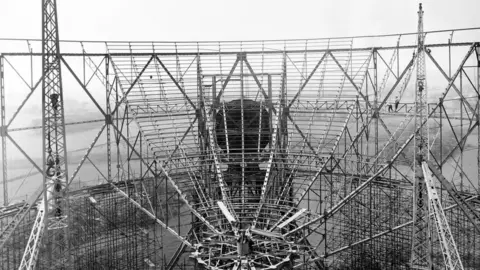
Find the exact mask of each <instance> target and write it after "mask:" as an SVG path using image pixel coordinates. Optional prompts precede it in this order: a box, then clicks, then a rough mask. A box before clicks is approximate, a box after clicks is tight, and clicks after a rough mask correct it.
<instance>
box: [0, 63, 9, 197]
mask: <svg viewBox="0 0 480 270" xmlns="http://www.w3.org/2000/svg"><path fill="white" fill-rule="evenodd" d="M0 99H1V109H0V111H1V118H2V120H1V123H0V136H1V137H2V175H3V178H2V180H3V205H4V206H7V205H8V173H7V170H8V167H7V126H6V125H5V78H4V65H3V55H0Z"/></svg>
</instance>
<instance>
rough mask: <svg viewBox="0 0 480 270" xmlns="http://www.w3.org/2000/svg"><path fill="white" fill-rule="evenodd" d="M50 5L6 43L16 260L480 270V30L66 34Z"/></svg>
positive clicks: (10, 228)
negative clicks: (26, 33) (244, 35)
mask: <svg viewBox="0 0 480 270" xmlns="http://www.w3.org/2000/svg"><path fill="white" fill-rule="evenodd" d="M42 3H43V5H42V14H43V24H42V33H43V35H42V39H41V40H13V39H0V51H1V54H0V93H1V95H0V97H1V111H0V112H1V115H0V116H1V125H0V135H1V138H2V185H1V186H2V188H3V190H2V191H3V192H2V194H3V199H2V203H3V206H2V207H1V208H0V224H1V230H0V269H212V270H213V269H229V270H230V269H238V270H243V269H250V270H253V269H432V268H433V269H437V268H438V269H479V268H480V248H479V247H480V198H479V182H480V179H479V175H480V136H479V135H478V133H479V132H480V125H479V119H480V94H479V92H480V43H479V41H478V40H472V37H475V35H477V36H478V34H479V33H480V27H478V28H469V29H453V30H442V31H425V30H424V28H423V22H424V17H423V14H424V13H423V7H422V5H420V8H419V11H418V28H417V31H416V32H413V33H403V34H392V35H381V36H358V37H344V38H319V39H309V40H266V41H228V42H227V41H223V42H217V41H215V42H214V41H205V42H134V41H98V42H97V41H62V40H60V39H59V33H58V24H59V22H58V20H57V14H58V12H57V7H56V1H55V0H44V1H42ZM427 21H428V20H427ZM454 35H455V40H454V39H453V37H454ZM446 41H448V42H446ZM24 43H25V44H27V47H26V48H28V51H27V52H22V51H21V50H20V51H14V52H12V51H3V50H2V44H9V45H10V44H14V45H16V44H24ZM17 47H18V48H20V46H17ZM60 47H61V48H62V51H60ZM36 62H41V63H42V64H41V65H39V64H38V65H37V64H35V63H36ZM427 70H428V75H427ZM62 72H63V73H62ZM414 72H415V74H416V77H415V80H413V79H412V74H413V73H414ZM427 81H428V88H427ZM67 86H68V87H67ZM37 88H41V89H37ZM437 88H442V90H443V91H437V90H436V89H437ZM25 89H26V94H23V92H25ZM22 91H23V92H22ZM37 92H40V93H39V94H40V95H36V94H35V93H37ZM427 93H428V95H427ZM22 95H23V99H22V100H21V101H19V102H18V97H19V96H22ZM14 97H15V98H17V100H15V98H14ZM10 100H11V101H10ZM15 102H17V104H14V103H15ZM78 104H81V105H78ZM35 106H37V107H38V108H39V109H38V110H37V111H35V108H36V107H35ZM11 110H12V111H11ZM40 110H41V114H40ZM39 115H41V120H39V121H38V123H37V122H35V121H32V123H37V124H32V125H29V126H25V124H24V123H26V122H25V121H26V120H25V119H28V120H31V119H36V117H39ZM412 120H414V121H412ZM22 121H23V122H22ZM27 122H28V121H27ZM40 132H41V134H42V135H41V136H40V135H39V134H40ZM39 137H41V140H39V139H37V138H39ZM25 138H28V139H27V140H26V139H25ZM88 138H92V139H88ZM40 143H41V144H42V150H39V151H38V152H39V153H42V157H39V156H37V154H36V153H35V151H31V149H29V148H33V147H30V146H31V145H33V144H40ZM26 145H28V146H29V147H26ZM67 146H68V149H69V151H68V152H67ZM7 150H8V151H7ZM474 150H476V151H474ZM18 156H20V157H21V158H18ZM67 160H68V161H67ZM39 162H42V164H40V165H39ZM69 168H70V169H72V168H74V170H73V174H72V175H69V174H68V170H69ZM30 190H35V191H33V192H32V191H30ZM22 192H23V193H22Z"/></svg>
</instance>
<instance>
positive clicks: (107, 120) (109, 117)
mask: <svg viewBox="0 0 480 270" xmlns="http://www.w3.org/2000/svg"><path fill="white" fill-rule="evenodd" d="M112 123H113V121H112V115H110V114H106V115H105V124H106V125H111V124H112Z"/></svg>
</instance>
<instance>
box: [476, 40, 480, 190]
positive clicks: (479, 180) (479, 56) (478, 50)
mask: <svg viewBox="0 0 480 270" xmlns="http://www.w3.org/2000/svg"><path fill="white" fill-rule="evenodd" d="M475 52H476V53H477V91H480V43H477V44H476V47H475ZM477 121H480V94H479V95H478V99H477ZM477 139H478V141H477V143H478V145H477V166H478V178H477V190H479V193H480V123H479V125H478V133H477Z"/></svg>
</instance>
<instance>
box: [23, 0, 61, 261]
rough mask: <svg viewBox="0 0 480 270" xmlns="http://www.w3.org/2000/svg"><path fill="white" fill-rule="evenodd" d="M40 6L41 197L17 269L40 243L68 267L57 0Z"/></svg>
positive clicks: (35, 252) (34, 257)
mask: <svg viewBox="0 0 480 270" xmlns="http://www.w3.org/2000/svg"><path fill="white" fill-rule="evenodd" d="M42 4H43V6H42V23H43V24H42V26H43V27H42V67H43V70H42V76H43V82H42V112H43V115H42V128H43V136H42V138H43V187H44V188H43V190H44V194H43V199H42V202H41V203H40V204H41V205H40V206H39V211H38V214H37V218H36V219H35V223H34V225H33V226H34V227H33V229H32V232H31V234H30V238H29V241H28V243H27V247H26V249H25V253H24V255H23V258H22V263H21V265H20V269H33V268H35V267H36V265H37V258H38V255H39V249H40V242H42V240H43V242H44V244H45V246H46V250H45V251H46V256H43V257H44V258H46V259H47V260H48V261H49V262H51V261H53V260H52V259H53V258H54V259H55V262H56V265H50V266H49V267H53V268H55V269H61V268H63V267H68V266H67V265H66V262H67V260H68V255H67V250H68V249H67V247H68V231H67V227H68V225H67V217H68V215H67V211H68V208H69V207H68V197H67V194H68V192H67V189H68V187H67V179H68V177H67V175H68V172H67V164H68V163H67V155H66V153H67V149H66V140H65V118H64V103H63V92H62V76H61V71H60V53H59V52H60V45H59V37H58V24H57V4H56V0H44V1H43V3H42Z"/></svg>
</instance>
